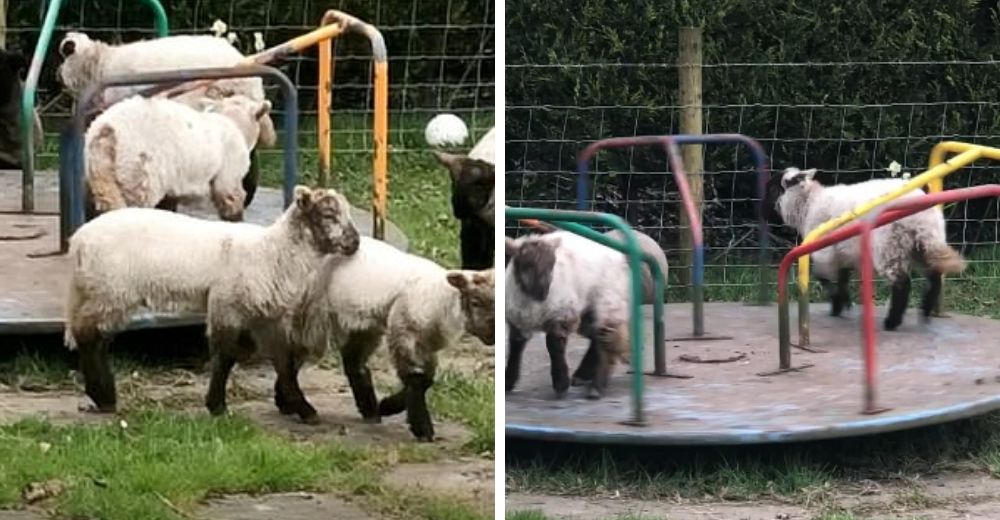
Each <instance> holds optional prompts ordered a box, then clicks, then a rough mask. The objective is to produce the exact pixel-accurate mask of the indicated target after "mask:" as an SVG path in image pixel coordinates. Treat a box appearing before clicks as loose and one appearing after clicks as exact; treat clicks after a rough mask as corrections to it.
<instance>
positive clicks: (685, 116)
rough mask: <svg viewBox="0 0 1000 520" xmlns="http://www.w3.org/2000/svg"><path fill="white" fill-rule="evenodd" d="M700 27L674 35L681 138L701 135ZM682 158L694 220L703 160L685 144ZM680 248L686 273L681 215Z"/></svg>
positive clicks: (690, 248)
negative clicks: (692, 204)
mask: <svg viewBox="0 0 1000 520" xmlns="http://www.w3.org/2000/svg"><path fill="white" fill-rule="evenodd" d="M701 35H702V33H701V27H682V28H681V29H680V32H679V33H678V46H677V49H678V52H677V65H678V68H677V70H678V78H677V79H678V88H677V90H678V98H679V99H680V104H681V121H680V129H681V133H682V134H690V135H701V117H702V114H701V103H702V100H701V60H702V45H701V42H702V40H701ZM681 155H682V157H683V158H684V170H685V171H686V172H687V175H688V184H689V185H690V187H691V199H692V200H693V201H694V206H695V211H696V212H697V213H698V218H699V219H700V218H701V214H702V206H703V199H704V193H705V187H704V181H703V178H702V171H703V170H704V159H703V157H702V145H700V144H688V145H685V146H684V147H683V148H682V149H681ZM680 214H681V243H680V245H681V247H682V248H683V250H684V253H683V254H684V264H685V265H687V266H688V269H689V270H688V271H682V273H690V269H693V266H694V237H693V235H692V234H691V222H690V221H689V220H688V216H687V213H685V212H683V211H681V212H680ZM684 283H691V276H690V274H688V276H687V277H686V279H685V280H684Z"/></svg>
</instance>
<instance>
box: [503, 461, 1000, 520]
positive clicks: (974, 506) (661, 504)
mask: <svg viewBox="0 0 1000 520" xmlns="http://www.w3.org/2000/svg"><path fill="white" fill-rule="evenodd" d="M806 495H807V497H806V498H803V499H801V500H797V501H796V503H781V502H776V501H756V502H733V501H711V500H684V499H676V500H673V499H664V500H636V499H628V498H613V497H598V498H590V497H588V498H581V497H567V496H549V495H539V494H531V493H510V494H508V496H507V499H506V504H507V511H532V510H535V511H541V512H543V513H545V514H546V515H548V516H551V517H552V518H559V519H565V520H606V519H609V518H616V517H618V516H621V515H628V514H633V515H639V516H642V515H645V516H651V517H654V518H661V517H669V518H670V519H671V520H716V519H718V520H723V519H726V520H730V519H739V520H776V519H781V520H808V519H811V518H816V517H818V516H819V515H821V514H822V513H824V512H828V511H848V512H851V513H853V514H854V515H857V516H859V517H862V518H869V517H872V518H879V519H886V520H890V519H892V520H897V519H898V520H904V519H906V520H910V519H913V518H928V519H934V520H938V519H941V520H945V519H956V520H957V519H962V520H995V519H997V518H1000V481H998V480H997V479H995V478H993V477H991V476H989V475H986V474H983V473H981V472H978V473H976V472H947V473H940V474H935V475H930V476H926V477H923V476H920V477H912V478H906V479H900V480H894V481H885V482H876V481H861V482H857V483H854V484H850V485H842V486H837V487H835V488H834V489H832V490H830V492H828V493H823V492H819V493H817V494H816V496H812V495H810V494H809V493H806Z"/></svg>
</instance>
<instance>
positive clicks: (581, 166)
mask: <svg viewBox="0 0 1000 520" xmlns="http://www.w3.org/2000/svg"><path fill="white" fill-rule="evenodd" d="M713 143H737V144H743V145H746V146H747V147H748V148H749V149H750V153H751V154H752V155H753V158H754V162H755V164H756V167H757V194H758V199H759V202H758V203H757V212H758V215H759V218H760V220H759V222H758V228H757V231H758V233H759V234H760V255H759V259H758V261H759V265H758V269H759V276H760V280H759V282H758V287H759V292H758V299H757V303H758V304H759V305H766V304H767V298H768V296H767V292H768V291H767V249H768V245H769V239H770V237H769V235H768V233H767V221H766V220H765V219H764V208H763V207H762V204H763V201H764V195H765V191H766V190H767V156H766V155H765V154H764V149H763V148H762V147H761V146H760V143H758V142H756V141H754V140H753V139H750V138H749V137H747V136H744V135H740V134H707V135H663V136H636V137H615V138H610V139H602V140H600V141H595V142H594V143H591V144H590V145H589V146H587V147H586V148H584V149H583V150H582V151H581V152H580V153H579V155H578V156H577V162H576V171H577V184H576V204H577V209H579V210H581V211H583V210H585V209H587V208H586V206H587V195H588V194H589V193H590V183H589V180H588V172H589V164H590V160H591V159H592V158H593V157H594V155H596V154H597V152H599V151H600V150H602V149H605V148H627V147H632V146H648V145H660V146H662V147H663V149H664V151H665V152H666V154H667V158H668V160H669V161H670V168H671V171H672V172H673V174H674V179H675V181H676V182H677V190H678V191H679V192H680V194H681V200H682V201H683V202H684V211H685V212H686V213H687V216H688V222H690V223H691V235H692V237H693V242H694V243H693V244H692V245H691V247H692V250H693V252H694V262H693V263H694V265H692V266H691V270H692V277H691V282H692V283H691V286H692V288H691V300H692V302H693V303H694V317H693V322H694V323H693V328H694V331H693V336H692V337H690V338H671V339H674V340H690V339H713V338H710V337H706V336H705V313H704V300H705V296H704V294H705V293H704V279H705V245H704V240H703V238H702V228H701V219H700V217H699V215H698V211H697V209H696V208H695V205H694V200H693V199H692V197H691V189H690V187H689V186H688V181H687V173H686V172H685V171H684V164H683V163H682V161H681V153H680V145H685V144H713ZM714 339H728V337H717V338H714ZM658 359H659V358H658ZM657 366H658V367H659V363H657Z"/></svg>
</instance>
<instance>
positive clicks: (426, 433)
mask: <svg viewBox="0 0 1000 520" xmlns="http://www.w3.org/2000/svg"><path fill="white" fill-rule="evenodd" d="M410 433H412V434H413V436H414V437H416V438H417V440H418V441H420V442H434V427H433V426H431V425H429V424H427V425H420V426H417V425H410Z"/></svg>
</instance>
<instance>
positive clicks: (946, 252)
mask: <svg viewBox="0 0 1000 520" xmlns="http://www.w3.org/2000/svg"><path fill="white" fill-rule="evenodd" d="M924 262H926V263H927V267H929V268H930V269H931V270H933V271H935V272H938V273H943V274H958V273H961V272H962V270H963V269H965V260H964V259H963V258H962V255H961V254H960V253H959V252H958V251H956V250H955V249H954V248H952V247H951V246H949V245H948V244H947V243H945V242H944V241H934V242H931V243H929V244H926V245H925V246H924Z"/></svg>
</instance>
